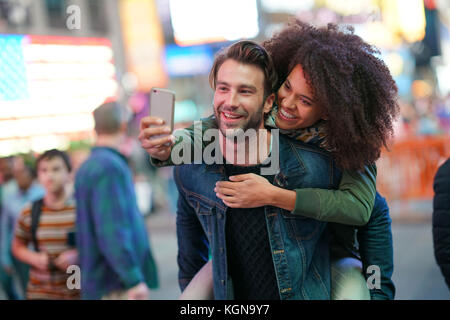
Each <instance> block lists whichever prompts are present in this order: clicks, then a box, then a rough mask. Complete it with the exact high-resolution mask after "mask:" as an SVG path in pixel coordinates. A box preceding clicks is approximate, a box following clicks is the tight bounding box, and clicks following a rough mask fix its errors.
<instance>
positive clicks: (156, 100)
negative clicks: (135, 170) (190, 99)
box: [138, 88, 175, 161]
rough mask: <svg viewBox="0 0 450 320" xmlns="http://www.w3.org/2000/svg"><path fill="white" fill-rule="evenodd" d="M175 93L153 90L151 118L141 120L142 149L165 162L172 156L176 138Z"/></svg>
mask: <svg viewBox="0 0 450 320" xmlns="http://www.w3.org/2000/svg"><path fill="white" fill-rule="evenodd" d="M174 106H175V93H174V92H172V91H170V90H166V89H159V88H153V89H152V90H151V92H150V116H148V117H144V118H143V119H142V120H141V126H140V134H139V137H138V138H139V141H140V142H141V146H142V148H144V149H145V150H146V151H147V153H148V154H149V155H150V156H152V157H153V158H155V159H158V160H161V161H164V160H167V159H168V158H169V156H170V152H171V150H172V145H173V143H174V142H175V137H174V136H173V135H171V132H172V131H173V115H174Z"/></svg>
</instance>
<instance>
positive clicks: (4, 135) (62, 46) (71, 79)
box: [0, 35, 118, 156]
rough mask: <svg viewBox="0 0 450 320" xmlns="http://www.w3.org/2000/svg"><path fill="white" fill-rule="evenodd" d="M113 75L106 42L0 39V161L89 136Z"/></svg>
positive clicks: (112, 92)
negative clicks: (72, 137)
mask: <svg viewBox="0 0 450 320" xmlns="http://www.w3.org/2000/svg"><path fill="white" fill-rule="evenodd" d="M115 72H116V71H115V67H114V63H113V51H112V49H111V44H110V42H109V40H107V39H103V38H73V37H54V36H34V35H33V36H32V35H0V156H2V155H7V154H12V153H16V152H26V151H29V150H30V149H32V150H34V151H42V150H44V149H47V148H48V147H59V146H61V144H62V143H63V141H66V143H67V136H68V135H76V134H81V135H89V134H90V133H91V132H92V129H93V127H94V124H93V119H92V115H91V113H92V111H93V110H94V109H95V108H96V107H98V106H99V105H100V104H102V103H103V102H105V101H107V100H109V99H114V98H115V97H116V94H117V89H118V86H117V81H116V79H115ZM55 144H56V145H55Z"/></svg>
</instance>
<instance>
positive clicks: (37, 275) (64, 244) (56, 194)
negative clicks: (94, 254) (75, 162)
mask: <svg viewBox="0 0 450 320" xmlns="http://www.w3.org/2000/svg"><path fill="white" fill-rule="evenodd" d="M36 167H37V175H38V180H39V182H40V183H41V185H42V186H43V187H44V189H45V196H44V197H43V198H41V199H40V200H37V201H35V202H33V204H32V205H29V206H28V207H27V208H25V209H24V210H23V211H22V213H21V215H20V217H19V219H18V221H17V224H16V229H15V234H14V240H13V243H12V252H13V254H14V256H15V257H16V258H17V259H18V260H20V261H22V262H24V263H25V264H27V265H29V266H30V267H31V268H30V279H29V281H28V286H27V294H26V297H27V299H30V300H56V299H57V300H61V299H64V300H66V299H79V297H80V290H78V289H76V288H74V289H70V288H69V287H68V286H67V280H68V277H69V274H67V268H68V267H69V266H71V265H75V264H77V262H78V254H77V250H76V249H75V243H73V241H72V243H71V241H70V240H71V235H73V234H74V232H75V203H74V201H73V198H72V197H71V195H70V194H68V192H67V191H66V187H67V184H68V183H69V181H70V171H71V169H72V166H71V164H70V160H69V156H68V155H67V154H66V153H65V152H62V151H59V150H56V149H52V150H48V151H46V152H44V153H43V154H42V155H41V156H39V157H38V159H37V160H36ZM36 212H37V213H36ZM30 243H31V244H33V249H30V248H29V247H28V245H29V244H30Z"/></svg>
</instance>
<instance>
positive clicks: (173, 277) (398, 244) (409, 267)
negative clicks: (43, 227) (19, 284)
mask: <svg viewBox="0 0 450 320" xmlns="http://www.w3.org/2000/svg"><path fill="white" fill-rule="evenodd" d="M147 224H148V227H149V230H150V239H151V246H152V250H153V253H154V256H155V259H156V262H157V264H158V271H159V280H160V288H159V289H157V290H153V291H152V292H151V299H156V300H171V299H177V297H178V296H179V293H180V290H179V288H178V282H177V272H178V269H177V261H176V254H177V242H176V234H175V216H174V215H173V214H171V213H169V212H163V211H160V212H156V213H154V214H152V215H151V216H150V217H149V218H148V220H147ZM392 233H393V237H394V276H393V280H394V283H395V285H396V288H397V292H396V297H395V298H396V299H397V300H429V299H431V300H450V290H449V289H448V288H447V287H446V285H445V282H444V278H443V276H442V274H441V271H440V270H439V268H438V266H437V265H436V262H435V259H434V255H433V243H432V235H431V220H430V221H421V222H408V223H405V222H394V223H393V225H392ZM0 299H4V296H3V294H2V292H0Z"/></svg>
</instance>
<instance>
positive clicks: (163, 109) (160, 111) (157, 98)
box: [150, 88, 175, 138]
mask: <svg viewBox="0 0 450 320" xmlns="http://www.w3.org/2000/svg"><path fill="white" fill-rule="evenodd" d="M174 111H175V92H173V91H170V90H167V89H161V88H152V90H151V91H150V116H153V117H159V118H162V119H163V120H164V125H165V126H169V127H170V131H171V132H172V131H173V116H174ZM167 135H168V134H167ZM163 136H165V135H160V136H158V137H163ZM153 138H156V136H155V137H153Z"/></svg>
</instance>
